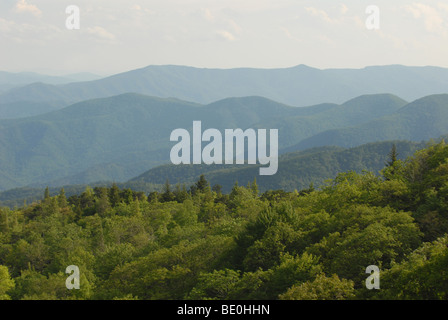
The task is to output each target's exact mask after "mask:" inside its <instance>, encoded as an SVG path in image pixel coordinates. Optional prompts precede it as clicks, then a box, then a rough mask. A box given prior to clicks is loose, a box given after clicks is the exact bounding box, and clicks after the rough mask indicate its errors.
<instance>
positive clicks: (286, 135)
mask: <svg viewBox="0 0 448 320" xmlns="http://www.w3.org/2000/svg"><path fill="white" fill-rule="evenodd" d="M404 105H406V102H405V101H404V100H402V99H400V98H398V97H395V96H392V95H382V94H381V95H372V96H363V97H359V98H355V99H352V100H350V101H348V102H347V103H344V104H342V105H334V104H324V105H318V106H311V107H306V108H294V107H291V106H287V105H284V104H281V103H278V102H275V101H272V100H269V99H265V98H262V97H245V98H228V99H224V100H222V101H217V102H214V103H211V104H209V105H200V104H195V103H191V102H186V101H181V100H177V99H161V98H155V97H148V96H143V95H138V94H123V95H119V96H115V97H111V98H105V99H94V100H88V101H84V102H80V103H77V104H74V105H72V106H69V107H67V108H64V109H62V110H58V111H55V112H50V113H47V114H44V115H40V116H35V117H29V118H23V119H11V120H1V121H0V190H6V189H11V188H16V187H23V186H27V185H30V184H35V183H40V184H44V185H53V186H60V185H66V184H85V183H92V182H96V181H120V182H123V181H126V180H128V179H131V178H133V177H135V176H137V175H139V174H141V173H143V172H145V171H146V170H148V169H150V168H153V167H155V166H157V165H161V164H166V163H170V159H169V155H170V149H171V147H172V146H173V145H174V144H173V143H171V142H170V139H169V138H170V134H171V132H172V131H173V130H174V129H176V128H185V129H187V130H191V127H192V124H193V121H195V120H198V119H201V121H202V124H203V128H204V129H206V128H216V129H218V130H225V129H229V128H233V129H237V128H241V129H244V130H246V129H248V128H255V129H256V128H263V129H272V128H273V129H278V130H279V135H280V136H279V144H280V145H279V148H287V147H290V146H292V145H294V144H296V143H298V142H299V141H301V140H303V139H305V138H308V137H311V136H312V135H314V134H317V133H319V132H322V131H324V130H328V129H334V128H340V127H346V126H349V125H353V124H360V123H365V122H368V121H370V120H373V119H376V118H377V117H379V116H382V115H389V114H392V113H394V112H396V111H398V110H399V109H400V108H401V107H403V106H404ZM447 123H448V121H447ZM446 132H448V125H447V128H446V131H444V132H443V133H446Z"/></svg>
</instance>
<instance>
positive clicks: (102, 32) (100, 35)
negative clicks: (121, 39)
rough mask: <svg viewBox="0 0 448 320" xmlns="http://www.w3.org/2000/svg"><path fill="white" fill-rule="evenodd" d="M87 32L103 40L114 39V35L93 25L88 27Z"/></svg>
mask: <svg viewBox="0 0 448 320" xmlns="http://www.w3.org/2000/svg"><path fill="white" fill-rule="evenodd" d="M87 32H88V33H90V34H92V35H94V36H96V37H98V38H101V39H104V40H111V41H112V40H115V35H113V34H112V33H110V32H109V31H107V30H106V29H104V28H102V27H98V26H95V27H93V28H88V29H87Z"/></svg>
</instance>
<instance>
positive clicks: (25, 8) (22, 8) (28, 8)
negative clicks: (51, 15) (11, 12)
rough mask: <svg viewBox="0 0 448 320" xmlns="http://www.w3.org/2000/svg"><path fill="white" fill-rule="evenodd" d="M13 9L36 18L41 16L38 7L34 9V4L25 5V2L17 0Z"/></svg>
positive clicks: (24, 0)
mask: <svg viewBox="0 0 448 320" xmlns="http://www.w3.org/2000/svg"><path fill="white" fill-rule="evenodd" d="M15 9H16V11H17V12H20V13H22V12H25V13H31V14H32V15H34V16H36V17H39V16H40V15H42V11H40V9H39V8H38V7H36V6H35V5H34V4H29V3H27V2H26V0H19V1H18V2H17V4H16V7H15Z"/></svg>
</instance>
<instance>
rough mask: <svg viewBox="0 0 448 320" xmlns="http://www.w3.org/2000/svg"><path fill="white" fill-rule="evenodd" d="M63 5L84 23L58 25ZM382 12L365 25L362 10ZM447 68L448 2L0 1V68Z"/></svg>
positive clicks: (61, 70)
mask: <svg viewBox="0 0 448 320" xmlns="http://www.w3.org/2000/svg"><path fill="white" fill-rule="evenodd" d="M69 5H77V6H78V7H79V8H80V18H81V28H80V29H79V30H68V29H67V28H66V26H65V22H66V19H67V17H68V15H67V14H66V13H65V9H66V7H67V6H69ZM369 5H376V6H377V7H378V8H379V9H380V18H381V20H380V29H379V30H368V29H367V28H366V25H365V21H366V19H367V17H368V14H366V8H367V6H369ZM152 64H157V65H161V64H177V65H189V66H196V67H207V68H233V67H260V68H277V67H289V66H294V65H298V64H306V65H309V66H312V67H317V68H360V67H364V66H367V65H386V64H404V65H434V66H443V67H448V2H447V1H446V0H443V1H442V0H424V1H423V0H422V1H419V0H416V1H412V0H411V1H405V0H393V1H391V0H369V1H366V0H341V1H338V0H309V1H301V0H135V1H134V0H70V1H65V0H0V70H4V71H14V72H18V71H37V72H42V73H49V74H61V73H75V72H85V71H90V72H94V73H99V74H102V75H105V74H112V73H117V72H122V71H127V70H130V69H136V68H140V67H144V66H147V65H152Z"/></svg>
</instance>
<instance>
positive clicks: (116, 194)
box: [109, 182, 120, 207]
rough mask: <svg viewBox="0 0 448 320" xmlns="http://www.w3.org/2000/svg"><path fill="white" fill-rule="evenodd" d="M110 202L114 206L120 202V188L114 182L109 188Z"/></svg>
mask: <svg viewBox="0 0 448 320" xmlns="http://www.w3.org/2000/svg"><path fill="white" fill-rule="evenodd" d="M109 203H110V205H111V206H112V207H115V206H116V205H117V204H119V203H120V189H119V188H118V186H117V184H116V183H115V182H114V183H113V184H112V187H111V188H110V189H109Z"/></svg>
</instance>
